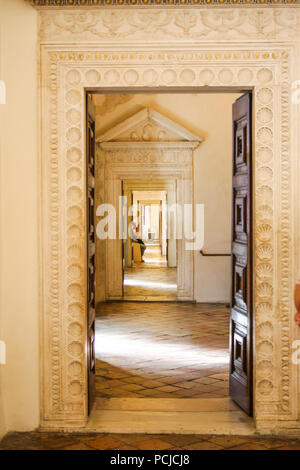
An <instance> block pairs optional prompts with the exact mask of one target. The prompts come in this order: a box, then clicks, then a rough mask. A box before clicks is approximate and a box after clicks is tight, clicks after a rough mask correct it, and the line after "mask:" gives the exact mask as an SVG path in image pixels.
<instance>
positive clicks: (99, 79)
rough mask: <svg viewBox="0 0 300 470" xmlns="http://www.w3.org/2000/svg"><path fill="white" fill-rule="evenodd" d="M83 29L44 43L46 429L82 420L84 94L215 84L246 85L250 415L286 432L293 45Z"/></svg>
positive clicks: (290, 411) (291, 380)
mask: <svg viewBox="0 0 300 470" xmlns="http://www.w3.org/2000/svg"><path fill="white" fill-rule="evenodd" d="M51 14H52V12H51ZM98 14H99V15H100V16H101V15H102V12H98ZM129 14H131V13H129ZM49 15H50V13H49ZM46 16H47V14H46ZM44 19H45V18H44ZM49 21H50V23H51V21H52V20H51V18H50V17H49ZM92 27H93V26H92V25H91V26H90V28H92ZM88 28H89V26H88ZM49 34H50V36H49V37H51V33H49ZM64 34H65V31H63V32H62V37H63V36H64ZM80 34H81V33H80ZM80 34H79V36H78V37H79V39H78V41H77V43H76V46H74V45H73V44H71V43H70V44H66V43H64V44H63V42H62V43H61V44H57V43H56V44H51V40H50V42H49V40H48V42H47V41H45V40H44V43H43V45H42V47H41V116H42V122H41V124H42V131H41V166H42V173H41V183H42V291H41V298H42V312H41V426H42V427H44V428H63V429H65V428H69V427H72V426H84V425H85V423H86V421H87V377H86V356H85V351H86V347H85V343H86V307H85V289H86V285H85V283H86V281H85V279H86V272H85V271H86V258H85V178H84V171H85V163H84V145H85V142H84V135H85V117H84V97H85V90H86V89H93V88H95V87H99V86H102V87H104V88H105V87H110V88H112V87H124V88H126V89H130V90H131V91H133V92H134V90H135V87H167V88H168V90H170V91H171V90H175V89H178V87H185V89H193V90H195V88H197V89H199V90H203V88H202V87H207V86H210V87H218V89H220V87H222V89H228V88H232V89H235V90H237V89H238V90H242V89H249V88H252V89H253V94H254V133H255V134H254V137H255V152H254V176H255V178H254V180H255V191H254V195H255V196H254V197H255V200H254V205H255V209H254V225H255V227H254V239H255V243H254V279H255V283H254V295H255V298H254V305H255V324H256V326H255V336H256V343H255V364H256V367H255V376H254V387H255V390H254V392H255V393H254V396H255V419H256V426H257V428H258V429H259V430H264V431H270V430H276V431H278V432H280V430H285V432H289V429H293V428H295V426H297V423H298V421H297V420H298V394H297V390H298V384H297V382H298V376H297V368H296V366H294V365H293V364H292V363H291V353H292V342H293V339H295V338H296V335H297V333H296V327H295V326H294V324H293V321H292V313H291V312H293V306H292V305H293V304H292V290H293V280H294V269H295V268H294V264H293V259H294V253H295V248H296V247H295V231H294V230H293V221H294V217H295V214H294V212H293V209H292V207H293V196H294V188H295V182H296V178H297V173H296V169H297V166H296V163H295V162H293V159H292V155H293V153H294V154H295V152H296V138H295V135H296V128H295V125H296V123H295V122H294V121H293V120H291V102H290V92H291V89H290V82H291V58H294V60H295V57H296V49H295V48H294V47H293V46H292V45H291V43H290V42H289V43H288V44H286V45H282V43H277V44H267V45H266V44H260V43H257V42H252V43H249V42H247V43H241V42H240V43H239V44H238V45H237V44H225V43H224V44H222V45H221V46H220V47H219V48H218V49H216V48H215V46H214V45H213V44H204V43H203V44H200V43H197V44H196V43H194V44H191V43H190V44H178V43H177V42H176V41H172V40H171V39H170V40H169V42H168V45H166V44H163V43H162V44H161V45H160V46H159V47H158V45H157V44H156V45H154V46H153V47H151V45H149V42H147V37H145V41H143V39H141V41H140V42H139V47H136V46H133V45H131V46H130V45H128V46H127V47H126V46H123V44H122V41H119V40H114V42H113V43H111V44H109V45H108V44H107V45H106V46H105V45H102V44H101V43H100V42H99V43H98V42H96V43H93V44H87V43H85V44H82V45H81V39H80ZM75 36H76V35H75ZM141 37H142V38H143V35H141ZM112 38H113V35H112ZM58 39H59V38H57V36H55V41H56V42H57V40H58ZM74 40H75V39H73V42H74ZM206 89H207V88H206ZM204 90H205V89H204ZM291 133H292V136H293V138H292V139H291ZM293 170H295V171H294V172H293Z"/></svg>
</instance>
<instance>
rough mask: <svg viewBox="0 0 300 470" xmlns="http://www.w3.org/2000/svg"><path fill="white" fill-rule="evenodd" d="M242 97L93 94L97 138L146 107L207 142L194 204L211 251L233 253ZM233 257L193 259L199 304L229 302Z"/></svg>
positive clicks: (198, 156) (197, 163)
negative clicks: (236, 129)
mask: <svg viewBox="0 0 300 470" xmlns="http://www.w3.org/2000/svg"><path fill="white" fill-rule="evenodd" d="M239 96H240V95H239V94H148V95H94V98H93V99H94V102H95V104H96V115H97V118H96V134H97V135H101V134H102V133H103V132H105V131H107V130H108V129H109V128H111V127H112V126H114V125H116V124H118V123H119V122H122V121H123V120H124V119H126V118H128V117H130V116H131V115H133V114H134V113H136V112H138V111H140V110H141V109H142V107H144V106H150V107H151V108H153V109H154V110H156V111H158V112H160V113H162V114H164V115H165V116H167V117H169V118H170V119H173V120H174V121H176V122H178V123H179V124H181V125H183V126H184V127H186V128H187V129H188V130H190V131H192V132H194V133H195V134H197V135H199V136H200V137H202V138H203V139H204V142H203V143H201V145H200V147H199V149H198V150H196V151H195V155H194V156H195V158H194V202H195V204H197V203H203V204H204V205H205V243H204V250H205V251H207V252H218V253H220V252H221V253H223V252H224V253H229V252H230V249H231V167H232V163H231V162H232V154H231V152H232V135H231V132H232V125H231V109H232V103H233V102H234V101H235V100H236V99H237V98H238V97H239ZM230 283H231V278H230V258H229V257H228V258H227V257H222V258H203V257H202V256H201V255H200V253H199V252H195V254H194V295H195V300H196V301H197V302H229V300H230Z"/></svg>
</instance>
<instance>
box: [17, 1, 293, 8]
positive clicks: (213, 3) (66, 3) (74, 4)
mask: <svg viewBox="0 0 300 470" xmlns="http://www.w3.org/2000/svg"><path fill="white" fill-rule="evenodd" d="M25 1H27V2H30V3H31V4H32V5H33V6H38V7H51V6H53V7H55V6H56V7H82V6H85V7H89V6H90V7H95V6H97V5H99V6H102V5H111V6H120V5H125V6H128V5H132V6H136V5H143V6H147V5H152V6H153V5H156V6H159V7H162V6H170V5H177V6H178V5H180V6H185V5H205V6H207V5H209V6H211V7H212V6H226V5H230V6H239V5H243V6H244V5H249V6H251V5H265V6H268V5H291V4H299V3H300V2H299V0H25Z"/></svg>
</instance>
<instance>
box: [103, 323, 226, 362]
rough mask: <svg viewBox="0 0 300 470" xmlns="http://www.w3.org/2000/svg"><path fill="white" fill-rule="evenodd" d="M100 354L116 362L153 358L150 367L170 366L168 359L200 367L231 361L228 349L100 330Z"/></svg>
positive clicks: (150, 360)
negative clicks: (134, 336)
mask: <svg viewBox="0 0 300 470" xmlns="http://www.w3.org/2000/svg"><path fill="white" fill-rule="evenodd" d="M96 356H97V358H99V359H102V360H105V362H110V363H111V364H113V363H114V360H118V358H120V357H122V358H123V359H124V360H130V359H131V358H135V359H137V358H138V359H139V360H141V361H142V360H143V361H149V368H150V369H151V368H153V369H154V370H157V369H166V363H168V364H169V365H170V367H172V366H173V367H174V365H176V366H177V367H182V366H189V365H195V364H197V366H198V367H204V368H205V367H210V366H212V365H223V364H228V363H229V355H228V351H227V350H220V349H218V351H216V350H214V349H209V348H207V347H206V348H203V347H200V346H199V345H197V346H193V345H191V344H184V343H181V344H175V343H164V344H160V343H159V342H158V341H157V340H156V341H155V338H153V340H151V339H147V338H145V339H132V338H131V339H130V338H129V336H128V337H127V336H126V335H124V334H123V335H120V334H115V333H107V332H106V333H100V332H96ZM161 361H162V362H161Z"/></svg>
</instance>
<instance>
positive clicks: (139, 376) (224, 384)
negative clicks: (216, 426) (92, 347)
mask: <svg viewBox="0 0 300 470" xmlns="http://www.w3.org/2000/svg"><path fill="white" fill-rule="evenodd" d="M228 335H229V309H228V308H226V307H225V306H224V305H220V304H191V303H172V302H170V303H168V302H154V303H151V302H148V303H147V302H112V303H103V304H99V305H98V308H97V319H96V357H97V361H96V362H97V364H96V375H97V376H96V395H97V396H98V397H140V398H141V397H147V398H192V397H193V398H222V397H227V396H228V367H229V365H228V364H229V352H228V342H229V339H228Z"/></svg>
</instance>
